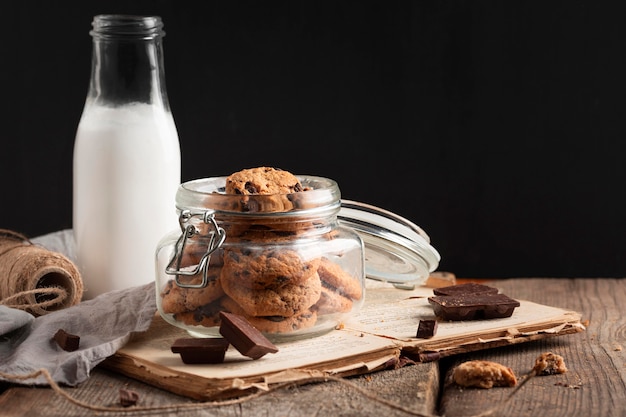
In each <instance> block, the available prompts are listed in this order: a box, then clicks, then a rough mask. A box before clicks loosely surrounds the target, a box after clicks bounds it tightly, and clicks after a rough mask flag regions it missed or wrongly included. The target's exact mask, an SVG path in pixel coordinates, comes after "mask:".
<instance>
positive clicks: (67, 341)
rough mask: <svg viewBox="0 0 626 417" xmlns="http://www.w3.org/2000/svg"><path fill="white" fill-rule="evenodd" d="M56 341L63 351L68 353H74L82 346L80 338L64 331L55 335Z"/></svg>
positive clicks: (58, 331)
mask: <svg viewBox="0 0 626 417" xmlns="http://www.w3.org/2000/svg"><path fill="white" fill-rule="evenodd" d="M54 340H55V341H56V342H57V344H58V345H59V346H60V347H61V349H63V350H65V351H67V352H73V351H75V350H77V349H78V346H79V345H80V337H79V336H77V335H74V334H70V333H67V332H66V331H65V330H63V329H59V330H57V332H56V333H55V334H54Z"/></svg>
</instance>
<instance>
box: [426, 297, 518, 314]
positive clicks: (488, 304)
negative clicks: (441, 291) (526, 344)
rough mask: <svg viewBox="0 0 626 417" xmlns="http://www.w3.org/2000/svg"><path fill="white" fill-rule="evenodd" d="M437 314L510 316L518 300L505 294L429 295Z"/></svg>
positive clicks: (429, 300)
mask: <svg viewBox="0 0 626 417" xmlns="http://www.w3.org/2000/svg"><path fill="white" fill-rule="evenodd" d="M428 302H429V303H430V304H431V305H432V306H433V310H434V311H435V315H437V317H440V318H442V319H445V320H481V319H493V318H502V317H510V316H511V315H512V314H513V310H515V307H519V305H520V303H519V301H517V300H514V299H512V298H509V297H508V296H506V295H504V294H490V293H478V294H459V295H445V296H434V297H428Z"/></svg>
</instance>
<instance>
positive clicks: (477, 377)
mask: <svg viewBox="0 0 626 417" xmlns="http://www.w3.org/2000/svg"><path fill="white" fill-rule="evenodd" d="M452 379H453V381H454V382H455V383H456V384H457V385H460V386H462V387H476V388H485V389H489V388H492V387H513V386H515V385H517V378H516V377H515V373H514V372H513V370H512V369H511V368H509V367H506V366H504V365H502V364H499V363H497V362H491V361H482V360H473V361H467V362H463V363H461V364H459V365H457V367H456V368H455V369H454V371H453V374H452Z"/></svg>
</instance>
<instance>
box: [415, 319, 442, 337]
mask: <svg viewBox="0 0 626 417" xmlns="http://www.w3.org/2000/svg"><path fill="white" fill-rule="evenodd" d="M436 333H437V320H433V319H422V320H420V322H419V325H418V326H417V335H416V336H415V337H418V338H420V339H430V338H431V337H433V336H434V335H435V334H436Z"/></svg>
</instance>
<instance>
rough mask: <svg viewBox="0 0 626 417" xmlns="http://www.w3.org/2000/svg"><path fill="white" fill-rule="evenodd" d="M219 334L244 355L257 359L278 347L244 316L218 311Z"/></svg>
mask: <svg viewBox="0 0 626 417" xmlns="http://www.w3.org/2000/svg"><path fill="white" fill-rule="evenodd" d="M220 319H221V320H220V334H221V335H222V336H224V337H225V338H226V339H227V340H228V341H229V342H230V343H231V344H232V345H233V346H234V347H235V349H237V350H238V351H239V353H241V354H242V355H244V356H248V357H249V358H252V359H259V358H261V357H263V356H265V354H267V353H276V352H278V348H277V347H276V346H275V345H274V344H273V343H272V342H270V341H269V340H268V339H267V338H266V337H265V336H264V335H263V333H261V332H260V331H259V330H258V329H257V328H256V327H254V326H253V325H252V324H250V322H249V321H248V320H246V319H245V318H244V317H242V316H240V315H237V314H233V313H227V312H225V311H221V312H220Z"/></svg>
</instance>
